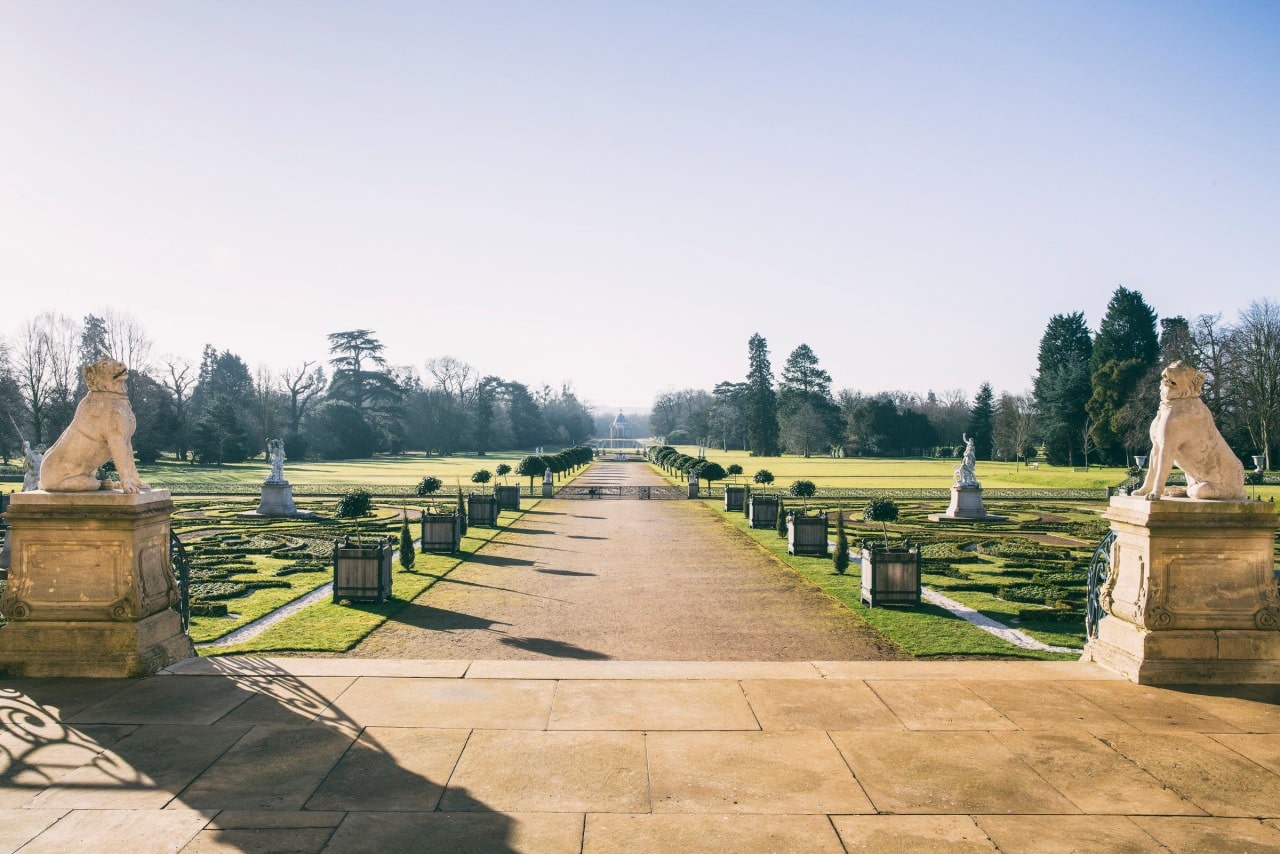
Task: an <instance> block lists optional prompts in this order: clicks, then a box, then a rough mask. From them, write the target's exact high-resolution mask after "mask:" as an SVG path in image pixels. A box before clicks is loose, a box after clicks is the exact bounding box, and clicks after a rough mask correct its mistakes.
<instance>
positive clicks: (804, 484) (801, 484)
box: [787, 480, 818, 513]
mask: <svg viewBox="0 0 1280 854" xmlns="http://www.w3.org/2000/svg"><path fill="white" fill-rule="evenodd" d="M817 491H818V487H817V486H815V485H814V483H813V481H811V480H797V481H795V482H794V483H792V484H791V486H790V487H788V488H787V492H788V493H790V494H791V496H792V497H793V498H799V499H800V501H801V506H803V507H804V512H806V513H808V512H809V499H810V498H812V497H813V496H814V495H815V494H816V493H817Z"/></svg>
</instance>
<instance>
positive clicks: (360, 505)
mask: <svg viewBox="0 0 1280 854" xmlns="http://www.w3.org/2000/svg"><path fill="white" fill-rule="evenodd" d="M372 506H373V495H371V494H370V493H369V490H367V489H353V490H351V491H350V492H348V493H347V494H346V495H344V496H342V498H340V499H338V509H337V513H336V515H337V517H338V518H339V519H358V518H359V517H361V516H368V515H369V510H370V508H372Z"/></svg>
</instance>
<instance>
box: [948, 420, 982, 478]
mask: <svg viewBox="0 0 1280 854" xmlns="http://www.w3.org/2000/svg"><path fill="white" fill-rule="evenodd" d="M960 435H961V436H962V437H963V438H964V459H963V460H961V461H960V465H958V466H956V470H955V477H954V479H953V480H954V483H955V485H956V486H969V487H977V486H981V484H979V483H978V478H977V476H976V475H975V474H974V473H973V467H974V465H975V464H976V463H977V461H978V452H977V450H975V448H974V444H973V439H971V438H969V436H968V435H967V434H965V433H961V434H960Z"/></svg>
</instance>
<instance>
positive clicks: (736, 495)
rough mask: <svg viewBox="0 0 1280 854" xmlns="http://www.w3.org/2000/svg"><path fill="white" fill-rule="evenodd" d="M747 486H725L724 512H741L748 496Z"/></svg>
mask: <svg viewBox="0 0 1280 854" xmlns="http://www.w3.org/2000/svg"><path fill="white" fill-rule="evenodd" d="M746 494H747V488H746V487H745V486H726V487H725V488H724V512H726V513H741V512H742V503H743V501H744V499H745V498H746Z"/></svg>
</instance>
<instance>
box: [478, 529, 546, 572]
mask: <svg viewBox="0 0 1280 854" xmlns="http://www.w3.org/2000/svg"><path fill="white" fill-rule="evenodd" d="M513 530H514V529H513ZM518 533H521V534H523V533H526V532H525V531H519V532H518ZM467 562H468V563H476V564H480V565H482V566H533V561H531V560H526V559H525V558H522V557H506V556H503V555H493V554H486V553H485V552H474V553H473V554H469V555H467Z"/></svg>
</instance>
